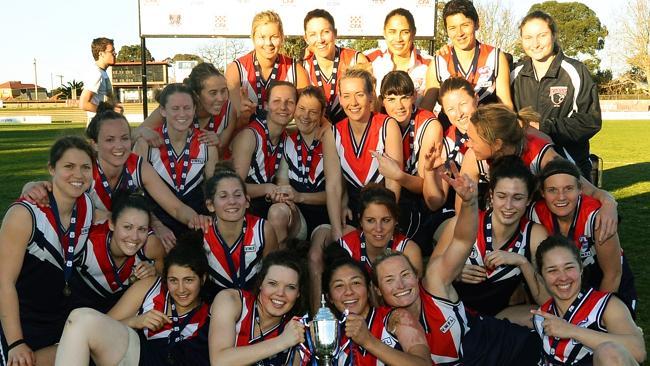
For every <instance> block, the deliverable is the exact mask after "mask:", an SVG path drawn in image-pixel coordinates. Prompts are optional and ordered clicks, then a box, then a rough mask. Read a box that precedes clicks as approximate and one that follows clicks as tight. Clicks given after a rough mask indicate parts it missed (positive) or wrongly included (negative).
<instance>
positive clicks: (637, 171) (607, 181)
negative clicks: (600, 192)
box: [603, 162, 650, 192]
mask: <svg viewBox="0 0 650 366" xmlns="http://www.w3.org/2000/svg"><path fill="white" fill-rule="evenodd" d="M649 181H650V162H643V163H636V164H629V165H623V166H619V167H616V168H611V169H607V170H605V171H604V173H603V188H604V189H606V190H607V191H610V192H612V191H615V190H617V189H620V188H625V187H629V186H631V185H634V184H636V183H641V182H649Z"/></svg>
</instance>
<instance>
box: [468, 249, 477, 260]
mask: <svg viewBox="0 0 650 366" xmlns="http://www.w3.org/2000/svg"><path fill="white" fill-rule="evenodd" d="M469 257H470V258H472V259H476V258H478V250H476V247H472V252H471V253H469Z"/></svg>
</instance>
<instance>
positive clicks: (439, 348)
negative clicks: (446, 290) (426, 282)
mask: <svg viewBox="0 0 650 366" xmlns="http://www.w3.org/2000/svg"><path fill="white" fill-rule="evenodd" d="M420 299H421V301H422V310H421V313H420V324H422V327H423V328H424V333H425V335H426V338H427V343H428V344H429V348H430V349H431V360H432V361H433V362H434V364H436V365H458V364H460V361H461V358H462V354H463V353H462V347H461V343H462V339H463V337H464V336H465V334H467V332H468V331H469V325H468V322H467V314H466V313H465V306H464V305H463V302H462V301H460V300H459V301H458V302H451V301H449V300H446V299H442V298H439V297H436V296H434V295H431V294H430V293H428V292H427V291H426V290H425V289H424V287H422V285H420Z"/></svg>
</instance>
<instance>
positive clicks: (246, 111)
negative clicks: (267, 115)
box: [239, 86, 257, 120]
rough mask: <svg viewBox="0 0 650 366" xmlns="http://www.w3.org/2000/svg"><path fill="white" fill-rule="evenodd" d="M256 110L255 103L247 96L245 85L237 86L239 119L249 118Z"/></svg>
mask: <svg viewBox="0 0 650 366" xmlns="http://www.w3.org/2000/svg"><path fill="white" fill-rule="evenodd" d="M256 110H257V104H255V103H253V102H252V101H251V100H250V98H248V90H246V88H245V87H243V86H242V87H241V88H239V119H240V120H241V119H246V120H248V119H250V117H251V116H252V115H253V114H254V113H255V111H256Z"/></svg>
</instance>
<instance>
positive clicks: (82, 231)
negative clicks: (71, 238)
mask: <svg viewBox="0 0 650 366" xmlns="http://www.w3.org/2000/svg"><path fill="white" fill-rule="evenodd" d="M89 231H90V226H84V227H82V228H81V235H87V234H88V232H89Z"/></svg>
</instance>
